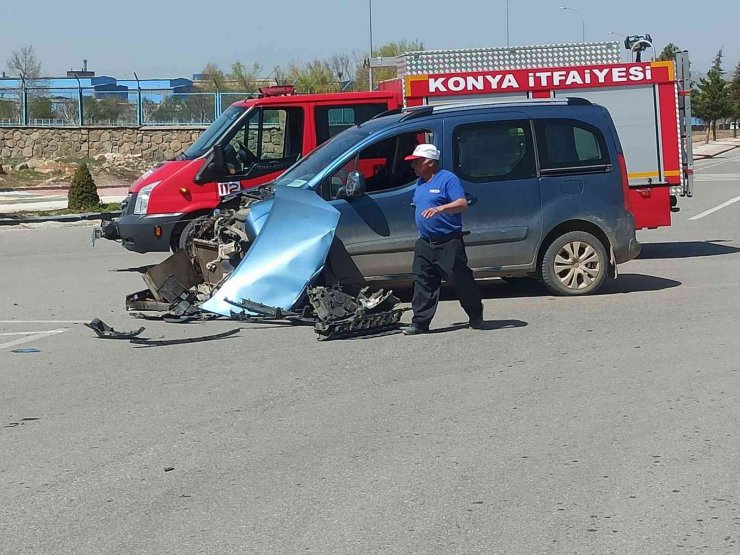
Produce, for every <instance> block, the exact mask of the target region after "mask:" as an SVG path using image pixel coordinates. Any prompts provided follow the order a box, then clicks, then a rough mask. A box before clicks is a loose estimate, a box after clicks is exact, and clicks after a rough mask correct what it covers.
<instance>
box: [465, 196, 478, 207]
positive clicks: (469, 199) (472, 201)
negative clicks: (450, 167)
mask: <svg viewBox="0 0 740 555" xmlns="http://www.w3.org/2000/svg"><path fill="white" fill-rule="evenodd" d="M465 201H466V202H467V203H468V206H474V205H475V204H478V197H474V196H473V195H471V194H470V193H465Z"/></svg>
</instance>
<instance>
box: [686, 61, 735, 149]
mask: <svg viewBox="0 0 740 555" xmlns="http://www.w3.org/2000/svg"><path fill="white" fill-rule="evenodd" d="M723 73H724V71H723V70H722V50H721V49H720V51H719V52H717V56H716V57H715V58H714V62H713V64H712V68H711V69H710V70H709V71H708V72H707V76H706V77H702V78H701V79H699V85H698V86H697V87H696V88H694V89H693V90H692V93H691V105H692V108H693V111H694V114H695V115H696V117H698V118H701V119H703V120H704V122H705V123H706V124H707V136H706V139H705V141H706V142H707V143H708V142H709V131H710V128H711V131H712V137H713V139H714V140H715V141H716V140H717V120H720V119H722V118H727V117H730V116H731V115H732V103H731V102H730V87H729V84H728V83H727V81H725V79H724V77H722V74H723Z"/></svg>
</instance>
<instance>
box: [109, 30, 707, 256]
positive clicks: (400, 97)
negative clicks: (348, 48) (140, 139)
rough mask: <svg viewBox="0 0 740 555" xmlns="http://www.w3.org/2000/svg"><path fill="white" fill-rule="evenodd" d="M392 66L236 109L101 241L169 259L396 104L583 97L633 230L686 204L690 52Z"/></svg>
mask: <svg viewBox="0 0 740 555" xmlns="http://www.w3.org/2000/svg"><path fill="white" fill-rule="evenodd" d="M395 63H396V68H397V75H398V77H397V78H396V79H392V80H390V81H384V82H382V83H381V84H380V85H379V87H378V88H379V90H378V91H372V92H367V93H335V94H316V95H293V94H290V91H289V90H278V91H268V92H270V93H273V94H268V95H265V96H264V97H263V98H257V99H251V100H245V101H241V102H236V103H234V104H233V105H232V106H230V107H229V108H228V109H227V110H226V111H225V112H224V114H222V116H221V117H220V118H219V119H218V120H217V121H216V122H214V123H213V124H212V125H211V126H210V127H209V128H208V129H207V130H206V131H205V132H204V133H203V134H202V135H201V136H200V138H199V139H198V140H197V141H196V142H195V143H194V144H193V145H191V146H190V147H189V148H188V149H186V150H185V151H184V152H183V153H182V154H181V155H179V156H178V157H177V158H176V159H175V160H172V161H168V162H164V163H163V164H160V165H159V166H157V167H155V168H153V169H152V170H149V171H148V172H147V173H146V174H144V175H143V176H142V177H141V178H139V179H138V180H137V181H136V182H134V183H133V184H132V185H131V187H130V189H129V196H128V198H127V200H126V201H125V202H124V205H123V215H122V216H121V217H120V218H119V219H117V220H114V221H113V222H110V223H109V224H108V225H107V226H106V227H104V228H103V230H102V232H100V233H99V234H98V235H99V236H103V237H105V238H109V239H121V241H122V243H123V245H124V246H125V247H126V248H127V249H130V250H133V251H137V252H150V251H166V250H168V249H170V248H172V249H173V250H174V249H176V248H178V246H179V238H180V236H181V234H182V232H183V230H184V229H185V228H186V226H187V225H188V222H189V221H191V220H192V219H193V218H195V217H197V216H200V215H202V214H204V213H207V212H209V211H211V210H213V209H214V208H216V207H217V206H218V204H219V202H220V199H221V198H222V197H223V196H228V195H230V194H232V193H233V192H235V191H238V190H240V189H245V188H250V187H254V186H257V185H261V184H263V183H266V182H267V181H269V180H271V179H274V178H275V177H277V176H278V175H279V174H280V173H281V172H282V171H284V170H285V169H287V168H288V167H289V166H290V165H291V164H292V163H294V162H295V161H296V160H298V158H300V157H301V156H303V155H305V154H306V153H307V152H309V151H310V150H312V149H313V148H314V147H315V146H317V145H319V144H321V143H322V142H323V141H325V140H327V139H329V138H330V137H332V136H333V135H334V134H336V133H338V132H339V131H341V130H342V129H344V128H346V127H349V126H351V125H354V124H357V123H362V122H363V121H366V120H368V119H369V118H370V117H373V116H375V115H377V114H379V113H381V112H383V111H385V110H388V109H394V108H397V107H401V106H402V105H405V106H417V105H422V104H440V103H451V102H465V103H471V102H493V101H496V100H503V101H507V100H512V99H517V98H543V99H546V98H557V97H562V96H578V97H583V98H586V99H588V100H590V101H592V102H594V103H596V104H600V105H602V106H604V107H606V108H607V109H608V110H609V112H610V113H611V115H612V118H613V120H614V123H615V125H616V127H617V131H618V133H619V137H620V141H621V143H622V146H623V148H624V152H625V158H626V163H627V168H628V176H629V185H630V194H629V202H630V210H631V212H632V213H633V215H634V216H635V221H636V225H637V227H638V228H656V227H661V226H668V225H671V212H672V211H673V210H678V206H677V200H678V197H690V196H692V194H693V160H692V150H691V125H690V122H691V105H690V97H689V90H690V87H689V84H688V76H689V72H688V55H687V53H686V52H681V53H679V54H678V55H677V58H676V62H675V63H674V62H655V61H654V62H632V63H622V62H621V60H620V52H619V44H618V43H616V42H614V43H611V42H604V43H578V44H561V45H552V46H529V47H516V48H492V49H473V50H436V51H422V52H411V53H407V54H404V55H402V56H400V57H399V58H397V59H396V60H395ZM275 93H277V94H275ZM285 93H288V94H287V95H286V94H285ZM216 145H219V147H218V148H214V146H216ZM221 156H224V157H225V159H224V160H220V159H217V158H220V157H221Z"/></svg>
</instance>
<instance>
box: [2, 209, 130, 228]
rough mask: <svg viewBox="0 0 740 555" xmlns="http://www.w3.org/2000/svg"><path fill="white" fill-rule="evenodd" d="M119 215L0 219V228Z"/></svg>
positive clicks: (104, 213)
mask: <svg viewBox="0 0 740 555" xmlns="http://www.w3.org/2000/svg"><path fill="white" fill-rule="evenodd" d="M120 215H121V212H120V211H119V212H82V213H81V214H63V215H59V216H23V217H19V218H0V226H3V225H18V224H34V223H35V224H38V223H43V222H79V221H82V220H110V219H112V218H116V217H118V216H120Z"/></svg>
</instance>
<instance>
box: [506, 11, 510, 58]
mask: <svg viewBox="0 0 740 555" xmlns="http://www.w3.org/2000/svg"><path fill="white" fill-rule="evenodd" d="M509 46H510V43H509V0H506V48H509Z"/></svg>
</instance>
